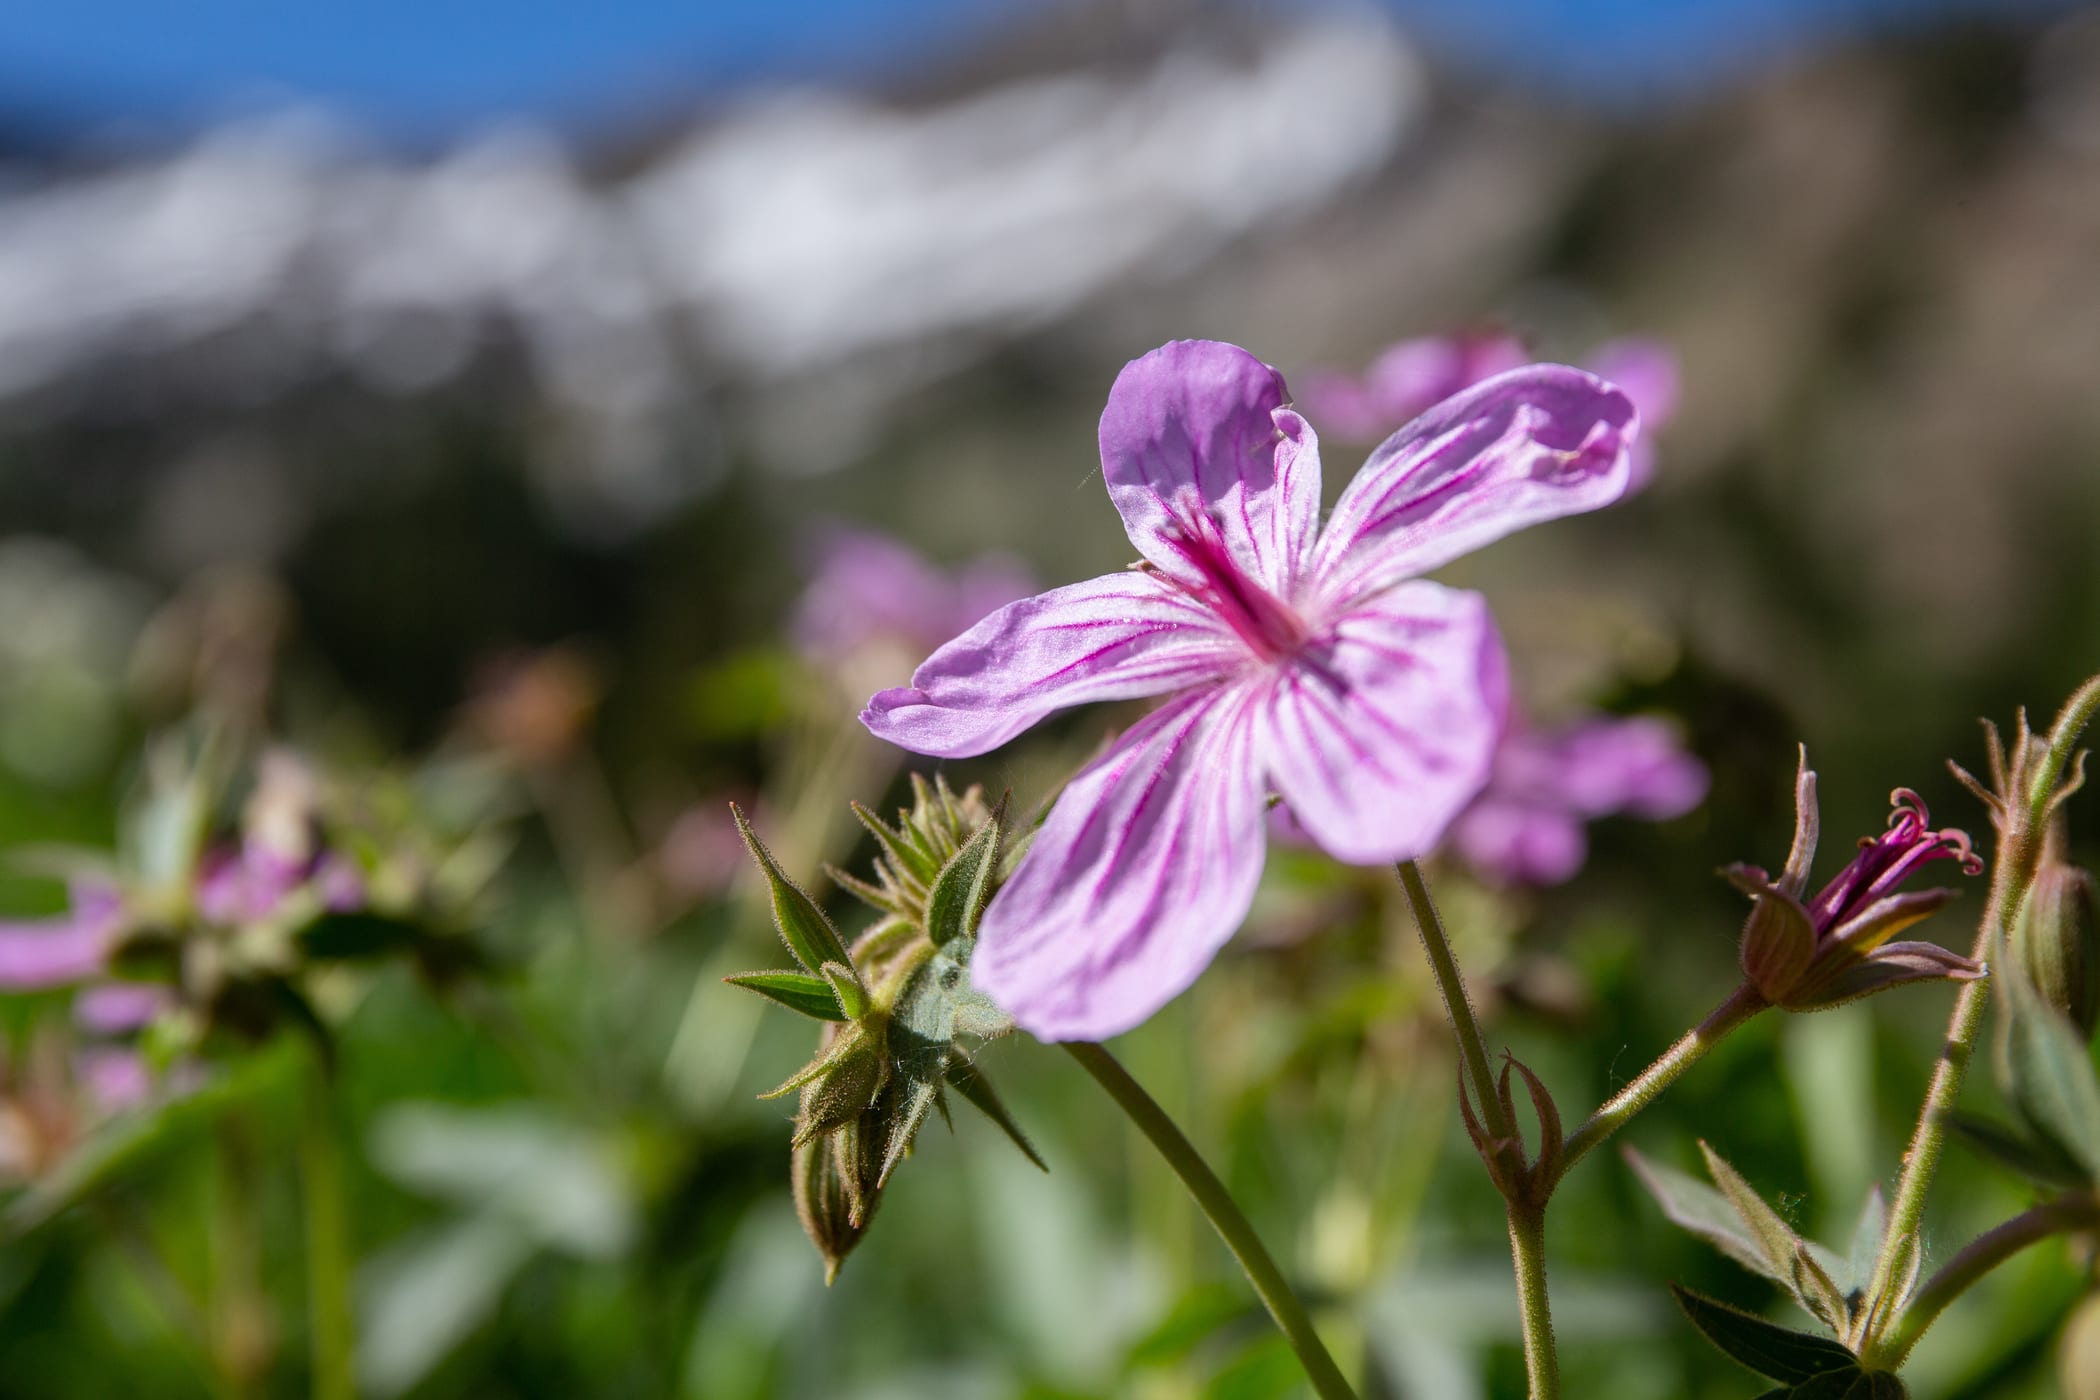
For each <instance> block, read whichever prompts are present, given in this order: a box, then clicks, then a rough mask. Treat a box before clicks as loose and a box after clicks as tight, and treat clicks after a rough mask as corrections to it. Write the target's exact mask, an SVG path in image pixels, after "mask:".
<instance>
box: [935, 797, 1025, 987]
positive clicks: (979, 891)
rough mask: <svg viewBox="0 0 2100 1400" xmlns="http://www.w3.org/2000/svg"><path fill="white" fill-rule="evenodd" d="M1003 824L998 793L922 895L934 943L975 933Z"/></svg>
mask: <svg viewBox="0 0 2100 1400" xmlns="http://www.w3.org/2000/svg"><path fill="white" fill-rule="evenodd" d="M943 787H944V789H945V784H944V785H943ZM1005 827H1006V799H1005V798H1003V797H1002V798H1000V799H999V805H998V807H997V808H996V809H994V811H993V812H992V817H991V820H990V821H988V822H986V823H985V824H984V825H983V826H981V827H979V828H978V829H977V834H976V835H974V836H972V837H971V838H970V839H969V840H968V841H966V842H964V843H963V847H962V849H961V850H959V851H957V852H956V853H955V854H954V855H953V856H952V857H950V858H949V860H948V863H947V864H946V865H944V866H942V867H941V873H940V874H939V875H938V876H937V877H935V879H934V882H933V888H932V889H931V890H930V891H928V893H927V895H926V936H927V937H928V938H929V939H931V940H932V941H933V946H934V947H936V948H944V947H946V946H947V945H948V944H950V943H953V942H954V941H955V940H956V939H958V938H969V939H974V938H976V937H977V920H978V918H979V917H980V916H981V915H982V914H983V913H984V906H985V905H986V904H987V903H988V902H989V901H990V900H991V897H992V888H993V884H994V880H995V877H996V876H997V875H998V871H999V845H1000V838H1001V836H1002V834H1003V833H1004V830H1005Z"/></svg>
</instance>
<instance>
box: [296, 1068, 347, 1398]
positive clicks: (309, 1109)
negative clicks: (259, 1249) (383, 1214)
mask: <svg viewBox="0 0 2100 1400" xmlns="http://www.w3.org/2000/svg"><path fill="white" fill-rule="evenodd" d="M303 1097H304V1099H305V1102H304V1103H303V1104H302V1105H301V1110H302V1111H301V1121H300V1129H299V1171H300V1175H301V1176H302V1177H303V1178H304V1180H303V1181H302V1183H301V1185H302V1186H303V1187H304V1193H305V1197H306V1201H305V1204H306V1301H307V1317H308V1328H309V1330H310V1333H311V1335H310V1336H309V1338H308V1351H309V1353H310V1356H311V1366H312V1370H313V1390H312V1394H313V1397H314V1400H356V1396H357V1381H356V1375H355V1372H354V1370H353V1369H352V1361H351V1355H352V1347H353V1345H354V1343H353V1338H354V1336H355V1335H356V1334H355V1327H354V1325H353V1323H352V1321H351V1313H350V1239H349V1234H350V1231H349V1222H348V1220H347V1218H346V1214H347V1213H346V1211H345V1210H344V1202H343V1151H342V1140H341V1137H340V1135H339V1130H338V1127H337V1124H336V1117H335V1084H334V1077H333V1075H331V1074H330V1072H329V1070H328V1067H327V1066H326V1065H325V1064H322V1063H319V1062H318V1060H317V1063H316V1065H315V1068H314V1071H313V1074H312V1076H311V1079H310V1082H309V1083H308V1084H307V1086H306V1092H305V1094H304V1096H303Z"/></svg>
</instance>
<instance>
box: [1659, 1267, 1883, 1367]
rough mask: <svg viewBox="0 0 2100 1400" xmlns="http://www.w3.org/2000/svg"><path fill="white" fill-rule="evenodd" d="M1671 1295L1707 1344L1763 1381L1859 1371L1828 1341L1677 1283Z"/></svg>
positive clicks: (1856, 1363)
mask: <svg viewBox="0 0 2100 1400" xmlns="http://www.w3.org/2000/svg"><path fill="white" fill-rule="evenodd" d="M1670 1293H1671V1295H1672V1296H1674V1297H1675V1298H1676V1299H1677V1306H1679V1307H1680V1308H1683V1309H1684V1315H1685V1316H1686V1317H1687V1318H1689V1319H1690V1320H1691V1324H1692V1326H1694V1327H1696V1328H1698V1329H1699V1331H1700V1332H1701V1333H1702V1334H1703V1335H1704V1336H1705V1338H1706V1339H1707V1340H1708V1341H1710V1342H1712V1343H1713V1344H1714V1345H1715V1346H1717V1347H1719V1348H1720V1349H1721V1350H1722V1351H1724V1352H1726V1353H1727V1354H1728V1355H1729V1356H1731V1357H1734V1358H1735V1359H1736V1360H1737V1361H1740V1362H1741V1363H1742V1364H1743V1365H1745V1366H1748V1367H1749V1368H1750V1369H1751V1370H1753V1371H1755V1372H1757V1373H1758V1374H1759V1375H1761V1376H1769V1377H1771V1378H1772V1379H1773V1380H1775V1381H1786V1382H1788V1383H1789V1384H1792V1385H1799V1384H1801V1383H1802V1382H1804V1381H1813V1380H1816V1379H1818V1378H1820V1377H1824V1376H1829V1375H1834V1374H1842V1373H1844V1372H1846V1371H1852V1372H1858V1371H1859V1360H1858V1358H1857V1357H1855V1356H1853V1354H1852V1353H1851V1352H1849V1351H1847V1350H1845V1348H1844V1347H1842V1346H1840V1345H1838V1344H1837V1343H1836V1342H1834V1341H1832V1340H1830V1339H1829V1338H1828V1337H1817V1336H1813V1335H1811V1334H1809V1333H1807V1332H1796V1331H1794V1330H1793V1329H1791V1328H1787V1327H1781V1326H1780V1325H1779V1324H1778V1323H1776V1322H1767V1321H1765V1320H1764V1319H1763V1318H1761V1317H1753V1316H1752V1315H1751V1314H1749V1313H1746V1312H1744V1311H1742V1310H1741V1309H1740V1308H1732V1307H1730V1306H1729V1305H1728V1304H1726V1303H1722V1302H1716V1301H1715V1300H1714V1299H1712V1298H1708V1297H1705V1296H1703V1295H1701V1294H1698V1293H1694V1292H1692V1291H1691V1290H1690V1289H1689V1288H1681V1287H1679V1286H1678V1285H1676V1284H1674V1283H1673V1284H1671V1285H1670Z"/></svg>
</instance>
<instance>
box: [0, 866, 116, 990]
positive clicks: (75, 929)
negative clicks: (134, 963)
mask: <svg viewBox="0 0 2100 1400" xmlns="http://www.w3.org/2000/svg"><path fill="white" fill-rule="evenodd" d="M71 906H72V907H71V908H69V909H68V910H67V911H66V912H65V913H63V914H59V915H55V916H53V917H51V918H48V919H25V920H18V921H15V922H10V923H0V990H6V991H17V992H27V991H40V990H42V989H44V988H46V987H64V986H69V985H71V984H72V983H75V982H79V981H82V980H84V979H85V978H88V977H92V976H94V975H95V974H96V973H98V972H100V971H101V970H102V966H103V964H104V962H106V961H107V960H108V958H109V953H110V949H111V947H112V945H113V944H114V943H115V942H116V939H117V936H118V934H120V933H121V932H122V931H123V928H124V901H123V899H122V897H121V896H120V895H119V894H118V893H117V891H116V890H115V889H114V888H113V887H111V886H109V885H105V884H100V883H96V882H93V881H76V882H75V883H74V885H73V887H72V891H71Z"/></svg>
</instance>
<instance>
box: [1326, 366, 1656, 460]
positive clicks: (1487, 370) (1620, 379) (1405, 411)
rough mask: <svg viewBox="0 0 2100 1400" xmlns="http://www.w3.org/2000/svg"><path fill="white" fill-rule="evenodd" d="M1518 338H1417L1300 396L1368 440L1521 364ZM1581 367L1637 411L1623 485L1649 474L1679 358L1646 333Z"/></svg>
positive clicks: (1334, 423) (1341, 429)
mask: <svg viewBox="0 0 2100 1400" xmlns="http://www.w3.org/2000/svg"><path fill="white" fill-rule="evenodd" d="M1529 358H1530V357H1529V356H1528V355H1527V354H1525V351H1524V342H1523V341H1521V340H1519V339H1518V338H1517V337H1515V336H1513V335H1509V334H1507V333H1505V332H1500V331H1474V332H1470V333H1467V334H1463V335H1450V336H1422V337H1420V338H1418V339H1415V340H1403V341H1401V342H1400V343H1398V344H1397V345H1394V346H1391V347H1390V348H1388V349H1386V350H1385V351H1383V352H1381V353H1380V354H1379V356H1378V358H1377V359H1375V360H1373V361H1371V366H1370V368H1369V369H1366V370H1365V371H1364V372H1363V375H1362V377H1360V378H1359V377H1357V376H1354V375H1348V374H1339V373H1336V372H1334V371H1332V370H1326V371H1321V372H1318V373H1316V374H1314V375H1311V376H1309V377H1308V380H1307V382H1306V385H1305V389H1304V392H1303V393H1302V394H1301V395H1300V396H1299V398H1300V401H1301V404H1302V405H1303V407H1304V408H1305V410H1306V412H1308V413H1310V414H1312V415H1313V416H1314V417H1316V418H1318V419H1319V420H1320V421H1321V422H1322V423H1325V424H1327V425H1328V427H1329V428H1330V430H1331V431H1332V432H1333V433H1334V434H1335V435H1336V436H1337V437H1341V438H1344V439H1346V440H1348V441H1350V442H1369V441H1371V440H1372V439H1374V438H1376V437H1379V436H1380V435H1381V434H1384V433H1389V432H1391V431H1393V430H1394V429H1395V428H1398V427H1399V426H1400V425H1401V424H1403V423H1406V422H1408V421H1409V420H1410V419H1412V418H1414V417H1415V416H1416V415H1417V414H1419V413H1421V412H1423V411H1424V410H1425V409H1427V408H1428V407H1429V406H1430V405H1432V404H1435V403H1440V402H1442V401H1443V400H1444V399H1447V398H1449V397H1450V396H1451V395H1453V394H1455V393H1457V392H1458V391H1459V390H1461V389H1465V388H1469V387H1471V386H1472V385H1474V384H1478V383H1479V382H1480V381H1481V380H1483V379H1490V378H1493V377H1494V376H1495V375H1498V374H1501V373H1503V372H1504V371H1505V370H1509V369H1513V368H1515V367H1516V366H1518V365H1521V364H1523V363H1525V362H1526V361H1527V360H1528V359H1529ZM1584 367H1585V368H1586V369H1588V370H1589V371H1590V372H1591V373H1592V374H1594V375H1596V376H1597V377H1598V378H1600V379H1606V380H1609V381H1611V382H1612V383H1613V384H1616V385H1617V386H1618V387H1619V388H1621V389H1623V390H1624V391H1625V392H1626V396H1627V397H1628V398H1630V399H1632V400H1633V404H1634V407H1635V408H1637V409H1639V410H1640V413H1641V428H1642V433H1641V436H1640V438H1639V439H1638V440H1637V441H1635V442H1634V443H1632V444H1631V446H1630V447H1629V449H1628V451H1629V458H1630V460H1629V472H1628V475H1629V477H1630V478H1631V479H1630V480H1629V481H1628V483H1627V487H1626V489H1627V491H1628V492H1629V493H1630V492H1634V491H1638V490H1640V489H1641V488H1642V487H1643V486H1646V485H1647V484H1648V480H1649V478H1650V477H1652V476H1653V475H1654V474H1655V447H1654V440H1653V434H1654V433H1655V431H1656V430H1657V429H1658V428H1660V427H1662V425H1663V424H1665V423H1667V422H1669V421H1670V418H1671V416H1672V415H1673V414H1675V413H1676V411H1677V389H1678V379H1677V356H1676V355H1675V354H1673V353H1672V352H1671V350H1670V348H1669V346H1667V345H1665V344H1663V343H1662V342H1661V341H1659V340H1654V339H1650V338H1648V337H1645V336H1628V337H1626V338H1624V339H1620V340H1611V341H1606V342H1605V343H1604V344H1602V345H1600V346H1598V347H1597V348H1596V349H1595V350H1592V351H1591V352H1590V354H1589V357H1588V359H1587V360H1585V361H1584Z"/></svg>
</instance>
